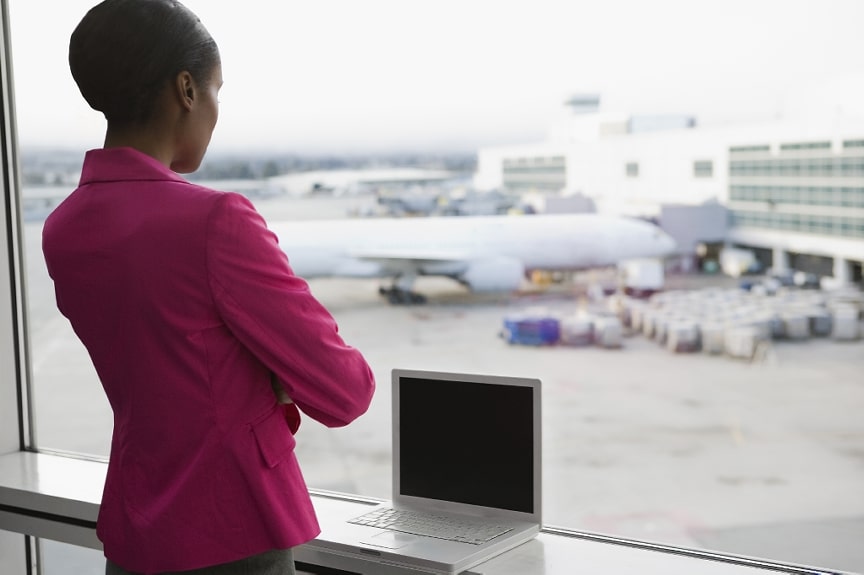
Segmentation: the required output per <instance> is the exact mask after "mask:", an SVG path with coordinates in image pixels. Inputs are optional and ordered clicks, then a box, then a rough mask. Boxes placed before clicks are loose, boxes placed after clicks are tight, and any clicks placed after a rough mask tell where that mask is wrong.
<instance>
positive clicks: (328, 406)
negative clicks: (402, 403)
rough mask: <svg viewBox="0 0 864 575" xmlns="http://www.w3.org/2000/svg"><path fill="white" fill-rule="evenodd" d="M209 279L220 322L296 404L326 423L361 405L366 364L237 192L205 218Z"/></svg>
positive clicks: (370, 389) (366, 393)
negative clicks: (341, 334)
mask: <svg viewBox="0 0 864 575" xmlns="http://www.w3.org/2000/svg"><path fill="white" fill-rule="evenodd" d="M207 266H208V274H209V281H210V287H211V290H212V292H213V297H214V299H215V301H216V305H217V308H218V310H219V313H220V314H221V315H222V318H223V320H224V321H225V323H226V325H227V326H228V328H229V329H230V330H231V331H232V332H233V333H234V335H235V337H237V338H238V339H239V340H240V342H241V343H242V344H243V345H245V346H246V347H247V348H248V349H249V350H250V351H251V352H252V353H253V354H254V355H255V356H256V357H257V358H258V359H259V360H260V361H261V362H262V363H263V364H264V365H266V366H267V367H268V368H269V369H271V370H272V371H273V372H274V373H275V374H276V376H277V377H278V378H279V380H280V382H281V383H282V385H283V386H284V387H285V390H286V391H287V392H288V395H289V396H290V397H291V399H292V400H293V401H294V402H295V403H296V404H297V406H298V407H299V408H300V409H301V410H302V411H303V412H304V413H306V414H307V415H309V416H310V417H312V418H313V419H315V420H317V421H319V422H321V423H323V424H324V425H327V426H329V427H339V426H343V425H347V424H348V423H350V422H351V421H353V420H354V419H356V418H357V417H359V416H360V415H362V414H363V413H364V412H365V411H366V410H367V409H368V407H369V404H370V402H371V400H372V395H373V393H374V390H375V380H374V376H373V374H372V370H371V369H370V368H369V365H368V364H367V362H366V360H365V359H364V358H363V356H362V355H361V353H360V352H359V351H358V350H357V349H355V348H353V347H351V346H349V345H347V344H346V343H345V342H344V341H343V340H342V338H341V336H340V335H339V333H338V327H337V325H336V322H335V320H334V319H333V317H332V316H331V315H330V313H329V312H328V311H327V310H326V309H325V308H324V306H322V305H321V304H320V303H319V302H318V300H316V299H315V297H313V295H312V293H311V292H310V290H309V286H308V284H307V283H306V281H305V280H303V279H302V278H300V277H298V276H296V275H294V273H293V271H292V270H291V267H290V266H289V263H288V257H287V256H286V255H285V253H284V252H283V251H282V249H281V248H280V247H279V244H278V239H277V237H276V235H275V234H274V233H273V232H272V231H270V230H269V229H267V225H266V223H265V222H264V219H263V218H262V217H261V216H260V214H258V212H257V211H256V210H255V208H254V206H253V205H252V203H251V202H250V201H249V200H248V199H246V198H245V197H244V196H241V195H239V194H235V193H230V192H229V193H223V194H222V195H221V197H220V198H219V200H217V202H216V205H215V206H214V207H213V209H212V211H211V213H210V218H209V221H208V225H207Z"/></svg>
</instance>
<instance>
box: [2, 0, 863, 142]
mask: <svg viewBox="0 0 864 575" xmlns="http://www.w3.org/2000/svg"><path fill="white" fill-rule="evenodd" d="M9 3H10V21H11V25H12V57H13V74H14V81H15V87H16V100H17V103H16V106H17V115H18V123H19V140H20V142H21V143H22V145H25V146H27V145H39V146H68V147H82V148H91V147H98V146H99V145H101V142H102V138H103V135H104V120H103V118H102V117H101V115H100V114H98V113H97V112H94V111H93V110H91V109H90V108H89V107H88V106H87V105H86V103H85V102H84V101H83V99H82V98H81V96H80V94H79V93H78V91H77V88H76V86H75V84H74V82H73V81H72V78H71V76H70V74H69V71H68V65H67V48H68V38H69V34H70V33H71V31H72V30H73V29H74V27H75V25H76V24H77V22H78V21H79V20H80V19H81V17H82V16H83V15H84V13H85V12H86V11H87V9H89V8H90V7H91V6H92V5H93V4H94V3H95V2H94V1H93V0H86V1H82V0H9ZM185 4H186V5H187V6H188V7H189V8H190V9H192V10H193V11H194V12H195V13H196V14H198V16H199V17H200V18H201V20H202V22H203V23H204V25H205V26H206V27H207V28H208V30H209V31H210V33H211V34H212V35H213V37H214V38H215V39H216V41H217V43H218V44H219V47H220V51H221V54H222V60H223V63H222V66H223V77H224V80H225V84H224V87H223V89H222V93H221V95H220V101H221V109H220V120H219V125H218V126H217V128H216V131H215V133H214V136H213V140H212V143H211V148H210V149H211V150H214V149H219V150H223V151H231V150H256V151H278V152H286V153H297V154H320V153H332V154H342V153H382V152H412V153H413V152H442V151H461V152H472V151H476V149H477V148H480V147H484V146H494V145H508V144H523V143H534V142H536V141H539V140H542V139H543V138H544V137H545V135H546V133H547V130H548V128H549V125H550V122H551V121H552V119H553V118H554V117H556V116H558V115H559V114H560V111H561V108H562V103H563V101H564V100H565V99H566V98H567V97H568V96H569V95H571V94H577V93H597V94H600V96H601V101H602V106H603V108H604V109H606V110H608V111H612V112H619V113H627V114H688V115H693V116H695V117H696V118H697V120H698V122H699V123H700V124H701V125H716V124H723V123H730V122H742V121H752V120H755V119H768V118H776V117H778V116H780V115H789V114H793V113H799V114H800V113H808V111H811V110H813V109H817V108H818V109H819V110H822V111H825V110H835V111H840V110H842V111H843V112H844V113H852V114H855V115H864V57H862V42H861V34H860V25H861V22H864V0H816V1H811V0H723V1H716V2H708V1H703V0H654V1H645V0H602V1H601V0H590V1H589V0H525V1H523V0H519V1H517V0H435V1H429V0H362V1H361V0H314V1H304V2H299V1H297V0H243V2H236V1H232V2H229V1H227V0H187V1H186V2H185ZM49 14H50V17H49V16H48V15H49Z"/></svg>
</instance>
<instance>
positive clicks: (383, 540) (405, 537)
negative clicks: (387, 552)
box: [361, 531, 418, 549]
mask: <svg viewBox="0 0 864 575" xmlns="http://www.w3.org/2000/svg"><path fill="white" fill-rule="evenodd" d="M417 539H418V538H417V536H416V535H411V534H409V533H400V532H399V531H384V532H383V533H379V534H377V535H373V536H372V537H369V538H368V539H366V540H364V541H361V543H366V544H367V545H375V546H377V547H387V548H388V549H399V548H400V547H404V546H406V545H408V544H409V543H413V542H414V541H417Z"/></svg>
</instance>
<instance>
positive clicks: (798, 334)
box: [782, 312, 810, 339]
mask: <svg viewBox="0 0 864 575" xmlns="http://www.w3.org/2000/svg"><path fill="white" fill-rule="evenodd" d="M782 317H783V327H784V331H785V332H786V339H807V338H809V337H810V318H808V317H807V315H806V314H803V313H795V312H787V313H784V314H783V316H782Z"/></svg>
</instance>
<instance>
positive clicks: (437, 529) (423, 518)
mask: <svg viewBox="0 0 864 575" xmlns="http://www.w3.org/2000/svg"><path fill="white" fill-rule="evenodd" d="M348 523H355V524H357V525H368V526H370V527H380V528H382V529H390V530H391V531H400V532H402V533H411V534H412V535H423V536H425V537H435V538H436V539H446V540H448V541H458V542H460V543H471V544H472V545H481V544H483V543H486V542H487V541H491V540H492V539H494V538H496V537H498V536H499V535H503V534H504V533H507V532H508V531H511V530H512V528H511V527H505V526H502V525H493V524H489V523H482V522H479V521H471V520H470V519H462V518H456V517H450V516H444V515H433V514H430V513H424V512H422V511H412V510H410V509H393V508H389V507H388V508H384V509H376V510H374V511H370V512H369V513H365V514H363V515H361V516H359V517H355V518H354V519H350V520H349V521H348Z"/></svg>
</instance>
